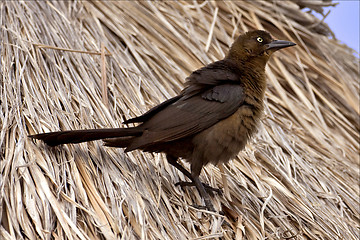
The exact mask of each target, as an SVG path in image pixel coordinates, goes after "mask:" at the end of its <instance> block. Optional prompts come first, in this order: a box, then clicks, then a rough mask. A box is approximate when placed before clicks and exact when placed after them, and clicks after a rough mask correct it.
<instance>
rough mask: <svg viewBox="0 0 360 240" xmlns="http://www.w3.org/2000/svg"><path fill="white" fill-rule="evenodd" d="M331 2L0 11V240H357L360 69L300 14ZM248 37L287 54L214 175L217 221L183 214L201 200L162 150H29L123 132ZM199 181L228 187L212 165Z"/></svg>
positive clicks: (193, 212)
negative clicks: (243, 134) (273, 42)
mask: <svg viewBox="0 0 360 240" xmlns="http://www.w3.org/2000/svg"><path fill="white" fill-rule="evenodd" d="M332 4H333V3H332V2H331V1H310V2H309V1H287V2H282V1H252V2H250V1H249V2H248V1H225V2H203V3H197V2H195V1H194V2H188V1H184V2H173V1H164V2H150V1H139V2H131V1H115V2H114V1H109V2H107V1H106V2H100V1H94V2H87V1H82V2H67V1H60V2H49V1H48V2H43V1H39V2H38V1H23V2H13V1H4V2H1V3H0V22H1V24H0V25H1V88H0V95H1V98H0V102H1V108H0V126H1V132H0V150H1V155H0V156H1V178H0V179H1V180H0V189H1V195H0V203H1V204H0V213H1V215H0V219H1V226H0V236H1V237H2V239H63V238H67V239H115V238H119V239H139V238H140V239H214V238H223V239H358V237H359V235H358V231H359V218H360V216H359V215H360V214H359V213H360V211H359V210H360V209H359V204H360V203H359V194H360V191H359V177H360V173H359V130H360V122H359V114H360V109H359V101H360V100H359V90H360V89H359V88H360V86H359V59H358V58H357V57H355V56H354V55H353V51H352V50H351V49H349V48H347V47H346V46H344V45H341V44H339V43H338V42H337V41H336V40H332V39H330V38H329V37H328V36H329V35H331V34H332V32H331V30H330V29H329V28H328V27H327V25H326V24H325V23H323V22H322V21H321V20H319V19H317V18H315V17H314V16H313V15H312V14H311V13H308V12H303V11H301V9H300V8H302V7H309V8H311V9H315V10H317V11H319V12H321V11H322V7H324V6H329V5H332ZM250 29H265V30H268V31H269V32H270V33H271V34H272V35H273V36H274V37H275V38H278V39H288V40H290V41H294V42H296V43H298V46H297V47H296V48H293V49H287V50H285V51H280V52H278V53H276V56H274V57H273V58H272V59H271V61H270V62H269V64H268V67H267V79H268V83H269V84H268V90H267V93H266V113H265V116H264V119H263V121H262V123H261V125H260V130H259V133H258V134H257V135H256V137H255V138H254V139H253V140H252V141H251V143H249V144H248V145H247V147H246V149H245V150H244V151H243V152H241V153H240V154H239V156H238V158H237V159H235V160H233V161H231V162H229V163H228V164H226V165H225V166H223V172H224V173H225V176H226V179H227V184H228V186H227V187H226V188H225V189H224V190H225V193H226V194H224V196H218V195H215V196H214V197H212V202H213V204H214V205H215V207H216V208H217V209H219V208H223V210H224V211H225V216H220V215H217V214H209V213H202V212H201V211H199V210H197V209H194V208H193V207H191V204H198V203H201V198H200V196H199V195H198V193H197V191H193V190H192V189H191V188H190V189H181V188H179V187H175V186H174V185H173V184H174V183H175V182H177V181H179V180H185V177H184V176H183V175H182V174H181V173H179V172H178V171H177V170H176V169H174V168H172V167H171V166H170V165H169V164H168V163H167V162H166V160H165V158H164V156H162V155H161V154H147V153H141V152H138V151H134V152H131V153H127V154H125V153H124V152H123V150H121V149H112V148H104V147H103V146H102V144H101V142H92V143H83V144H78V145H68V146H62V147H56V148H49V147H47V146H45V145H44V144H42V143H39V142H37V143H34V142H32V141H31V140H29V139H28V138H27V135H28V134H33V133H39V132H47V131H55V130H60V129H61V130H65V129H85V128H101V127H119V126H121V122H122V121H124V120H125V119H128V118H131V117H134V116H136V115H139V114H141V113H143V112H145V111H146V110H147V109H149V108H150V107H151V106H154V105H156V104H158V103H160V102H161V101H163V100H165V99H167V98H170V97H172V96H174V95H175V94H176V93H178V92H179V91H180V89H181V88H182V87H183V83H184V79H185V78H186V76H187V75H188V74H189V73H190V72H191V71H193V70H195V69H197V68H199V67H201V66H203V65H204V64H208V63H210V62H212V61H215V60H218V59H221V58H222V57H224V54H225V53H226V51H227V49H228V47H229V46H230V44H231V43H232V41H233V39H234V38H235V37H236V36H237V35H238V34H239V33H242V32H245V31H247V30H250ZM101 44H103V45H104V46H105V48H104V49H105V53H106V54H107V55H106V57H105V59H106V71H103V70H102V67H101V66H102V64H104V60H102V58H101V55H100V54H101V47H100V46H101ZM48 46H52V47H55V49H54V48H52V47H48ZM56 48H62V49H68V50H70V51H64V50H60V49H56ZM77 50H79V51H84V53H79V52H75V51H77ZM94 52H96V53H98V54H99V55H94V54H93V53H94ZM104 72H105V73H106V77H107V94H108V102H105V103H104V102H103V93H102V83H101V78H102V76H104V75H102V74H104ZM184 165H185V166H187V165H186V163H184ZM201 178H202V180H203V181H205V182H208V183H210V185H211V186H214V187H223V186H224V181H223V180H222V179H223V178H222V172H221V171H219V169H218V168H217V167H215V166H207V167H206V168H205V169H204V171H203V172H202V175H201ZM225 183H226V182H225Z"/></svg>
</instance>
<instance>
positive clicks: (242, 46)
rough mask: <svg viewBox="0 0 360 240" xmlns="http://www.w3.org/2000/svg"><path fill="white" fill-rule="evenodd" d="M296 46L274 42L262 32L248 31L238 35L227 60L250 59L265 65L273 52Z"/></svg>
mask: <svg viewBox="0 0 360 240" xmlns="http://www.w3.org/2000/svg"><path fill="white" fill-rule="evenodd" d="M294 45H296V44H295V43H293V42H290V41H285V40H274V39H273V38H272V37H271V35H270V34H269V33H268V32H266V31H263V30H256V31H250V32H247V33H245V34H242V35H240V36H239V37H238V38H237V39H236V40H235V42H234V43H233V44H232V46H231V48H230V50H229V53H228V56H227V57H228V58H233V59H234V60H238V61H239V60H240V61H249V60H250V59H258V60H263V61H264V62H265V63H266V62H267V60H268V59H269V57H270V56H271V54H272V53H274V52H275V51H277V50H279V49H282V48H286V47H291V46H294Z"/></svg>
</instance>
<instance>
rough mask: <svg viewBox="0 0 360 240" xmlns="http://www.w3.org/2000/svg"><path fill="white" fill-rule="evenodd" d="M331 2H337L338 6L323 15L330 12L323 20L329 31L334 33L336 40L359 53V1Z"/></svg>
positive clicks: (330, 8)
mask: <svg viewBox="0 0 360 240" xmlns="http://www.w3.org/2000/svg"><path fill="white" fill-rule="evenodd" d="M333 2H334V3H337V2H338V3H339V4H338V5H337V6H335V7H328V8H326V9H325V11H324V13H325V14H326V13H327V12H328V11H329V10H330V11H331V12H330V14H329V15H328V16H327V17H326V18H325V22H326V23H327V24H328V25H329V26H330V29H331V30H332V31H333V32H334V33H335V36H336V38H337V39H338V40H340V41H341V42H342V43H345V44H347V45H348V46H349V47H351V48H353V49H355V50H356V51H357V52H358V53H359V28H360V27H359V22H360V17H359V12H360V5H359V2H360V0H340V1H333Z"/></svg>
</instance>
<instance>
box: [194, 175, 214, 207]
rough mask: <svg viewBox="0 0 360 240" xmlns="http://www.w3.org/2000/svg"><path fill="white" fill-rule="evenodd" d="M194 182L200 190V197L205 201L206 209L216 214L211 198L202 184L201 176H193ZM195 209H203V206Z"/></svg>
mask: <svg viewBox="0 0 360 240" xmlns="http://www.w3.org/2000/svg"><path fill="white" fill-rule="evenodd" d="M193 182H194V183H195V186H196V188H197V189H198V191H199V193H200V196H201V197H202V199H204V202H205V207H206V208H207V209H208V210H209V211H212V212H215V208H214V206H213V205H212V203H211V201H210V196H209V194H208V193H207V192H206V190H205V187H204V185H203V184H202V183H201V181H200V179H199V176H193ZM194 207H197V208H203V207H202V206H194Z"/></svg>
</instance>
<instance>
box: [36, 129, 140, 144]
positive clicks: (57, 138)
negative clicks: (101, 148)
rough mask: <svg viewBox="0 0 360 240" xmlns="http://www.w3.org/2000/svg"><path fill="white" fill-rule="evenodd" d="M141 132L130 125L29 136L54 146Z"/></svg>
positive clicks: (138, 134) (126, 135)
mask: <svg viewBox="0 0 360 240" xmlns="http://www.w3.org/2000/svg"><path fill="white" fill-rule="evenodd" d="M141 134H142V130H140V129H139V128H137V127H132V128H102V129H88V130H74V131H61V132H49V133H41V134H36V135H30V136H29V137H30V138H33V139H39V140H42V141H44V142H45V143H46V144H47V145H49V146H56V145H60V144H68V143H81V142H88V141H94V140H99V139H105V138H121V137H131V136H132V137H135V136H140V135H141Z"/></svg>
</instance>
